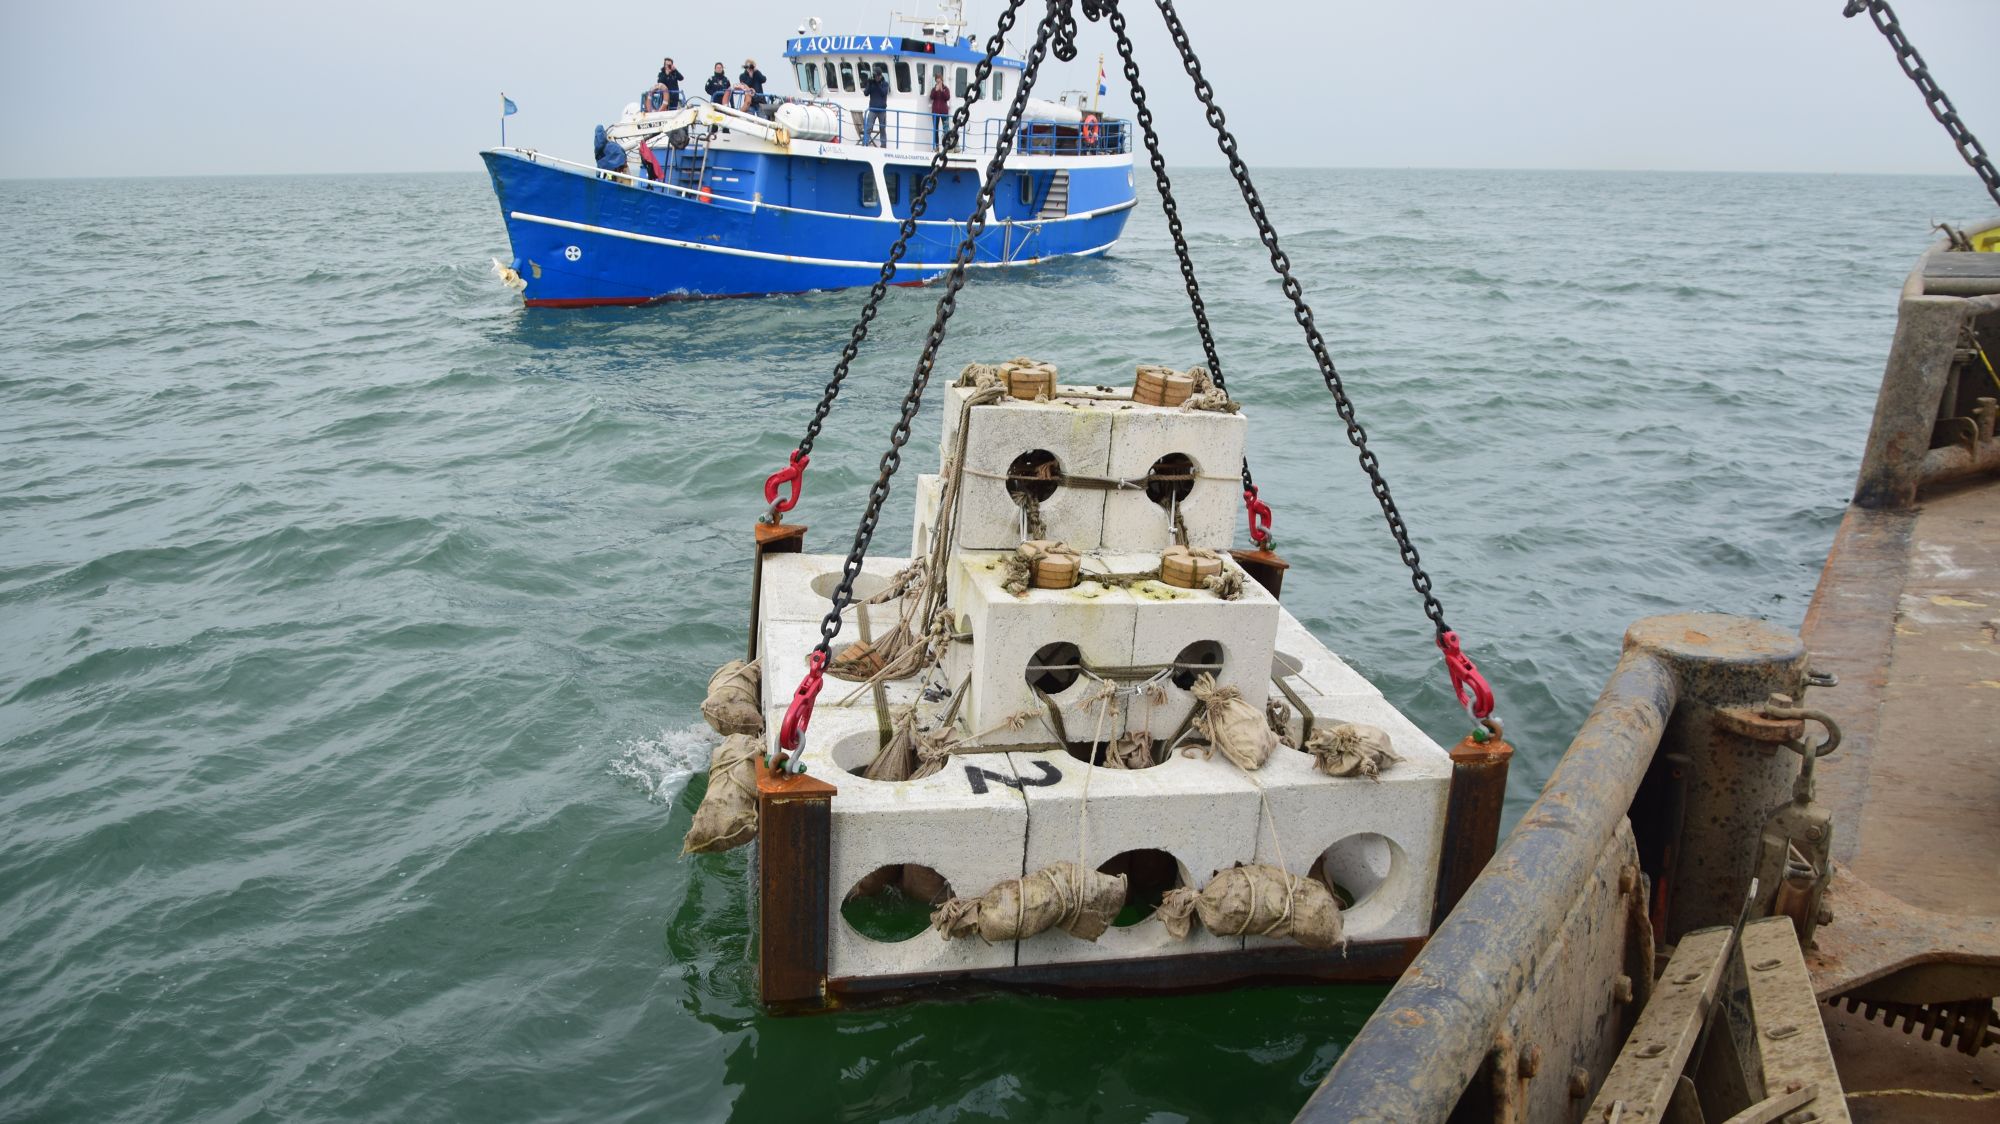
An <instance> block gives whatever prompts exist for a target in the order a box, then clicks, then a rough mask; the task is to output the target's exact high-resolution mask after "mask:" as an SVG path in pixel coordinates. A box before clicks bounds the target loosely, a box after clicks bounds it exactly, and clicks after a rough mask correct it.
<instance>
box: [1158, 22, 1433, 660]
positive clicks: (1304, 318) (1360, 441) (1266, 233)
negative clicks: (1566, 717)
mask: <svg viewBox="0 0 2000 1124" xmlns="http://www.w3.org/2000/svg"><path fill="white" fill-rule="evenodd" d="M1157 2H1158V4H1159V8H1160V14H1161V15H1162V16H1164V17H1165V18H1166V22H1167V31H1168V33H1169V34H1171V35H1172V36H1173V40H1174V47H1175V49H1177V50H1178V51H1179V52H1180V56H1181V64H1182V65H1183V66H1184V67H1185V68H1186V69H1187V72H1188V77H1190V78H1192V79H1194V93H1195V97H1197V98H1199V99H1200V100H1201V104H1202V106H1203V108H1204V109H1205V110H1206V113H1207V117H1208V124H1209V127H1211V128H1213V129H1214V130H1215V143H1216V147H1217V148H1219V149H1221V150H1222V155H1223V158H1224V159H1226V160H1227V161H1228V163H1229V173H1230V175H1232V176H1234V177H1235V178H1236V186H1237V187H1238V188H1240V189H1241V190H1242V193H1243V202H1244V204H1245V205H1246V206H1247V207H1248V208H1249V209H1250V218H1251V220H1252V221H1254V222H1255V223H1256V224H1257V237H1258V239H1259V240H1261V241H1262V242H1263V243H1264V248H1265V249H1266V250H1269V251H1270V254H1271V268H1272V269H1273V270H1275V271H1276V272H1277V274H1278V277H1279V279H1280V281H1281V282H1282V287H1283V289H1284V293H1285V296H1287V297H1289V298H1290V299H1291V302H1292V318H1293V319H1295V320H1297V321H1298V322H1299V327H1301V328H1303V329H1304V330H1305V334H1306V346H1307V347H1308V348H1310V349H1311V350H1312V353H1313V358H1314V359H1315V360H1317V361H1318V363H1319V372H1320V377H1321V378H1323V379H1324V380H1325V381H1326V388H1327V390H1329V391H1331V392H1332V393H1333V406H1334V409H1335V410H1336V411H1338V412H1339V414H1340V420H1341V421H1343V422H1345V423H1347V440H1348V441H1349V442H1350V443H1351V444H1353V446H1354V447H1355V449H1356V450H1358V451H1359V454H1360V460H1361V471H1363V472H1365V473H1367V474H1368V484H1369V487H1370V489H1371V490H1373V491H1374V493H1375V500H1376V502H1377V503H1380V504H1381V505H1382V518H1383V519H1385V520H1387V521H1388V524H1389V533H1390V534H1391V535H1393V536H1395V539H1396V548H1397V549H1398V550H1399V551H1400V552H1401V553H1402V556H1403V565H1405V566H1408V567H1409V569H1410V585H1411V587H1412V588H1414V589H1415V590H1416V591H1417V595H1418V596H1420V597H1422V598H1423V600H1424V615H1425V616H1426V617H1429V618H1430V620H1431V623H1432V624H1434V625H1436V626H1437V631H1438V633H1439V635H1440V636H1442V635H1443V634H1444V633H1446V632H1449V631H1451V630H1450V628H1449V627H1448V626H1447V625H1446V624H1445V623H1444V606H1443V605H1441V604H1439V603H1438V599H1437V597H1436V596H1435V595H1433V594H1432V593H1431V576H1430V575H1429V574H1427V573H1425V572H1424V566H1423V560H1422V559H1421V558H1419V557H1418V555H1417V547H1416V544H1415V543H1412V542H1411V541H1410V531H1409V528H1408V527H1406V526H1404V524H1403V514H1402V512H1401V511H1399V510H1397V508H1396V501H1395V499H1394V498H1393V497H1392V496H1390V494H1389V482H1388V481H1387V480H1386V479H1384V478H1383V476H1382V465H1381V462H1380V461H1378V460H1377V459H1376V456H1375V454H1374V452H1373V451H1372V450H1370V449H1369V448H1368V432H1367V430H1364V429H1363V428H1361V423H1360V421H1358V420H1356V417H1355V412H1354V403H1353V402H1352V401H1350V400H1349V399H1348V397H1347V388H1346V387H1345V386H1344V385H1342V383H1341V380H1340V372H1339V371H1338V370H1336V369H1335V368H1334V365H1333V356H1332V355H1330V354H1329V353H1328V352H1327V349H1326V341H1325V340H1324V339H1323V338H1321V336H1320V334H1319V327H1318V326H1317V325H1315V324H1314V323H1313V313H1312V307H1311V306H1310V305H1308V304H1307V303H1306V297H1305V289H1304V288H1303V287H1302V286H1300V284H1299V282H1298V279H1297V278H1295V277H1293V276H1292V262H1291V259H1290V258H1289V257H1287V256H1286V255H1285V251H1284V250H1283V249H1282V248H1281V247H1280V246H1279V245H1278V232H1277V231H1276V230H1275V229H1274V228H1273V227H1272V226H1271V217H1270V215H1269V214H1267V213H1266V212H1265V210H1264V200H1263V199H1262V197H1260V196H1259V195H1258V194H1257V187H1256V185H1255V184H1253V183H1251V182H1250V169H1249V168H1248V167H1247V166H1246V165H1245V164H1244V163H1243V158H1242V157H1241V156H1240V155H1238V154H1237V151H1236V137H1235V136H1234V135H1233V134H1232V133H1230V131H1229V128H1228V125H1227V123H1226V119H1225V118H1224V117H1223V113H1222V107H1220V106H1218V105H1216V104H1215V88H1214V87H1213V86H1210V85H1209V83H1208V79H1207V78H1204V77H1203V76H1202V73H1201V60H1200V59H1198V58H1196V57H1195V54H1194V46H1193V44H1192V43H1190V42H1189V41H1188V34H1187V29H1186V28H1185V27H1183V26H1181V20H1180V16H1179V15H1178V14H1177V13H1175V11H1174V5H1173V0H1157Z"/></svg>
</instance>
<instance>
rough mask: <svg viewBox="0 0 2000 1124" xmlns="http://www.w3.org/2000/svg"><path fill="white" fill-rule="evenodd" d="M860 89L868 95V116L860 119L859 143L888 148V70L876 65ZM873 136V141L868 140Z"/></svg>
mask: <svg viewBox="0 0 2000 1124" xmlns="http://www.w3.org/2000/svg"><path fill="white" fill-rule="evenodd" d="M861 89H862V90H863V92H865V93H866V94H867V95H868V116H867V117H864V118H862V123H861V143H862V144H870V143H873V144H875V145H876V146H877V147H879V148H887V147H889V68H888V67H886V66H882V65H880V64H877V65H876V67H875V72H874V73H873V74H871V75H869V76H868V82H867V84H866V85H864V86H862V87H861ZM871 135H873V136H874V137H875V140H874V141H873V142H871V141H870V140H869V139H868V138H869V136H871Z"/></svg>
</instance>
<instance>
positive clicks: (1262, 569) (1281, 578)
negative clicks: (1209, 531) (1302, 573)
mask: <svg viewBox="0 0 2000 1124" xmlns="http://www.w3.org/2000/svg"><path fill="white" fill-rule="evenodd" d="M1229 554H1230V557H1232V558H1234V559H1236V564H1237V565H1238V566H1241V567H1243V572H1244V573H1246V574H1249V575H1250V579H1251V580H1252V581H1254V582H1256V583H1257V584H1258V585H1261V586H1263V587H1264V592H1266V593H1269V594H1270V595H1271V596H1273V597H1276V596H1278V591H1279V590H1280V589H1282V588H1284V585H1285V571H1286V570H1289V569H1291V568H1292V564H1291V563H1290V562H1287V561H1285V560H1284V559H1282V558H1280V557H1278V556H1277V555H1276V554H1273V553H1271V552H1270V551H1268V550H1232V551H1230V552H1229Z"/></svg>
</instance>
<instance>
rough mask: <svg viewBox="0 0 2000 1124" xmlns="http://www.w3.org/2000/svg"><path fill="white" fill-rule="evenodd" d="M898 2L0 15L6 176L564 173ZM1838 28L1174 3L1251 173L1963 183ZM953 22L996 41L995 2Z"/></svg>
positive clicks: (1872, 59) (1907, 103)
mask: <svg viewBox="0 0 2000 1124" xmlns="http://www.w3.org/2000/svg"><path fill="white" fill-rule="evenodd" d="M1036 2H1037V0H1029V5H1030V6H1034V5H1036ZM893 3H894V0H879V2H868V3H856V2H853V0H787V2H785V3H760V2H748V0H734V2H731V0H707V2H661V3H635V2H633V0H621V2H618V3H600V2H596V0H575V2H567V3H549V2H547V0H541V2H524V0H477V2H465V0H402V2H400V3H385V2H379V0H325V2H318V3H304V4H295V3H285V4H277V3H268V2H260V3H231V2H227V0H179V2H173V3H159V2H153V3H128V2H124V0H97V2H92V3H61V4H58V3H46V2H43V3H36V2H32V0H0V60H3V61H0V177H18V176H83V175H182V174H202V173H250V172H255V173H266V172H389V171H474V170H477V169H478V167H479V164H478V160H477V157H476V152H477V151H478V150H479V149H480V148H482V147H487V146H491V145H493V144H494V143H495V142H496V141H497V140H498V121H499V118H498V112H497V111H498V103H499V92H500V91H501V90H505V91H507V93H509V94H510V95H512V96H513V98H514V100H515V101H516V102H517V103H518V104H519V105H520V113H519V114H518V115H517V116H515V117H514V118H512V119H511V120H510V121H509V122H508V140H509V141H510V142H512V143H516V144H521V145H529V146H533V147H537V148H542V149H546V150H549V151H553V152H557V153H567V154H570V155H574V156H587V152H588V148H589V144H590V130H591V126H592V124H594V123H596V122H600V121H609V120H613V119H615V118H616V117H617V115H618V112H619V109H620V108H621V107H622V106H623V105H624V104H625V103H626V102H628V101H632V100H634V98H635V97H636V96H637V94H638V92H639V90H640V89H642V88H643V87H645V86H646V85H648V84H649V83H650V82H651V80H652V76H653V73H654V71H655V69H657V67H658V65H659V60H660V56H661V55H663V54H672V55H673V56H674V57H675V58H676V60H677V61H678V62H679V63H680V66H681V69H682V71H683V72H685V73H686V74H688V75H689V76H690V77H691V78H693V81H694V83H695V84H696V85H699V83H700V81H701V79H700V77H698V76H699V75H701V74H703V73H705V72H706V71H707V70H708V68H709V66H710V65H711V64H712V63H714V62H716V61H721V62H724V63H726V64H728V66H729V68H730V72H731V73H732V74H733V73H734V72H735V70H736V68H737V66H738V65H739V64H740V63H741V62H742V61H743V59H744V57H745V56H746V55H754V56H755V57H756V58H757V59H758V61H759V62H760V63H762V64H763V66H764V69H765V70H766V72H767V73H769V74H771V75H772V77H773V78H774V79H776V80H777V86H776V88H777V89H780V90H783V91H785V92H790V91H791V90H792V88H793V84H792V80H791V74H790V70H789V67H786V66H785V64H784V61H783V57H782V52H783V49H784V40H785V38H786V36H787V35H789V34H791V33H792V32H793V30H794V29H795V28H796V27H797V26H798V25H799V24H800V22H802V21H803V20H804V19H805V18H806V17H807V16H813V15H817V16H819V17H821V18H822V19H823V20H824V21H825V25H826V26H825V30H826V31H828V32H840V33H862V32H866V33H871V34H880V33H882V32H884V31H887V30H889V26H890V25H889V9H890V8H891V7H892V6H893ZM920 3H927V0H903V6H905V7H916V6H918V5H919V4H920ZM1125 4H1126V7H1127V9H1128V12H1129V14H1130V18H1131V20H1132V23H1133V25H1134V37H1135V39H1136V41H1137V43H1138V47H1139V51H1140V62H1141V65H1142V66H1144V67H1146V72H1145V73H1146V84H1147V86H1148V87H1149V90H1150V91H1151V93H1152V103H1153V106H1154V109H1155V112H1156V113H1157V114H1158V116H1159V119H1160V127H1161V131H1162V135H1163V136H1164V138H1165V140H1166V144H1167V148H1168V156H1169V158H1171V159H1173V160H1175V161H1176V162H1185V163H1203V164H1213V163H1217V162H1218V157H1217V155H1216V152H1215V149H1214V146H1213V144H1212V142H1211V141H1210V140H1209V139H1208V138H1207V137H1206V136H1205V135H1202V134H1201V132H1200V130H1201V129H1202V128H1203V126H1202V122H1201V119H1200V117H1199V115H1198V114H1197V113H1196V112H1195V109H1194V103H1193V98H1192V95H1191V93H1190V92H1189V87H1188V82H1187V79H1186V77H1185V75H1183V74H1181V73H1180V72H1179V70H1178V68H1177V67H1175V66H1174V65H1173V64H1172V62H1171V60H1170V58H1169V50H1170V48H1169V45H1168V44H1167V43H1166V42H1165V38H1164V36H1163V35H1162V34H1161V33H1160V32H1159V30H1158V28H1159V18H1158V13H1157V12H1156V11H1154V9H1153V8H1152V6H1151V5H1150V4H1149V3H1146V2H1145V0H1125ZM1841 6H1842V0H1512V2H1507V0H1428V2H1421V0H1182V2H1181V3H1180V4H1179V8H1180V10H1181V14H1182V18H1183V20H1184V21H1185V22H1186V24H1187V25H1188V28H1189V31H1190V34H1191V35H1192V36H1193V38H1194V41H1195V47H1196V49H1197V51H1198V52H1199V53H1200V55H1201V57H1202V59H1203V62H1204V64H1205V67H1206V70H1207V74H1208V76H1209V78H1210V80H1211V81H1212V82H1213V83H1214V85H1215V88H1216V91H1217V94H1218V97H1219V99H1220V100H1221V102H1222V105H1223V108H1224V109H1225V110H1227V111H1228V113H1229V115H1230V122H1231V124H1232V126H1233V127H1234V128H1235V129H1236V131H1237V134H1238V136H1239V138H1240V139H1241V140H1242V143H1243V150H1244V154H1245V156H1246V157H1248V158H1249V159H1250V161H1251V162H1252V163H1254V164H1263V165H1268V166H1297V165H1335V166H1344V167H1450V168H1610V169H1675V170H1682V169H1685V170H1727V171H1839V172H1953V171H1958V172H1964V166H1963V165H1962V164H1961V163H1959V161H1958V157H1957V154H1956V152H1955V151H1954V150H1953V148H1952V147H1951V144H1950V142H1949V140H1948V139H1947V138H1946V136H1945V134H1944V131H1943V130H1942V129H1941V128H1940V127H1939V126H1938V125H1937V123H1936V122H1934V121H1932V120H1931V118H1930V116H1929V115H1928V114H1927V113H1926V112H1925V110H1924V106H1923V102H1922V100H1921V99H1920V98H1919V97H1918V95H1917V93H1916V91H1915V89H1914V88H1913V87H1912V86H1911V84H1910V82H1909V80H1908V79H1906V78H1904V77H1903V75H1902V73H1901V72H1900V71H1899V70H1898V69H1897V68H1896V65H1895V60H1894V57H1893V55H1892V54H1891V53H1890V51H1889V48H1888V46H1887V45H1886V44H1885V43H1884V42H1883V40H1882V37H1881V36H1880V35H1879V34H1878V33H1877V32H1876V31H1875V29H1874V28H1873V27H1872V26H1870V25H1869V24H1868V23H1867V21H1866V19H1865V17H1863V18H1857V19H1854V20H1847V19H1842V18H1841V16H1840V9H1841ZM968 8H969V9H970V15H971V16H972V17H973V19H974V21H975V25H976V26H978V27H981V28H990V26H991V23H992V21H993V19H994V18H995V17H996V16H997V14H998V13H999V11H1000V9H1001V3H1000V2H999V0H970V2H969V4H968ZM1897 8H1898V14H1899V15H1900V16H1901V18H1902V19H1903V21H1904V25H1905V28H1906V30H1907V31H1908V32H1909V34H1910V36H1911V38H1912V39H1914V40H1915V42H1916V44H1917V46H1918V48H1919V49H1921V50H1922V51H1923V53H1924V56H1925V58H1926V60H1927V61H1928V62H1929V63H1930V64H1931V67H1932V69H1933V71H1934V73H1935V74H1936V76H1937V78H1938V80H1939V81H1940V82H1941V83H1942V84H1943V86H1944V88H1945V90H1946V91H1947V92H1948V93H1949V94H1950V95H1951V96H1952V98H1953V99H1954V100H1955V101H1956V102H1957V104H1958V108H1959V110H1960V112H1961V113H1962V114H1963V115H1964V117H1965V119H1966V121H1967V122H1968V123H1969V124H1970V125H1971V127H1972V128H1973V130H1974V131H1975V132H1981V131H1983V132H1984V134H1985V140H1986V142H1987V143H1988V144H1989V145H1995V144H2000V68H1995V67H1993V66H1991V65H1990V52H1991V49H1992V44H1993V42H1994V41H1995V37H1996V33H2000V2H1996V0H1899V2H1898V3H1897ZM1027 10H1028V8H1027V7H1024V13H1025V12H1026V11H1027ZM1022 26H1023V28H1024V29H1025V28H1027V27H1028V26H1030V25H1029V23H1028V22H1026V21H1024V22H1023V25H1022ZM982 34H984V32H982ZM1083 34H1084V39H1085V41H1084V50H1085V52H1086V53H1085V54H1084V55H1083V56H1082V57H1080V58H1079V59H1078V60H1077V61H1076V62H1075V63H1072V64H1068V65H1066V66H1065V65H1061V64H1055V63H1054V62H1053V60H1051V65H1050V68H1049V73H1048V74H1046V75H1045V79H1044V86H1043V89H1044V90H1045V91H1047V92H1048V93H1050V94H1053V93H1054V92H1055V91H1056V90H1059V89H1062V88H1068V87H1082V86H1085V85H1087V84H1088V82H1089V80H1090V77H1091V76H1092V74H1093V73H1094V72H1095V68H1096V56H1097V52H1099V51H1104V52H1106V53H1107V54H1111V44H1110V37H1109V33H1108V31H1107V30H1106V29H1105V28H1104V27H1102V26H1101V25H1096V24H1091V23H1088V22H1087V21H1086V22H1084V23H1083ZM1021 41H1022V42H1023V43H1025V41H1026V40H1025V37H1023V38H1022V39H1021ZM1116 61H1117V60H1116V56H1115V55H1112V59H1111V63H1110V64H1109V69H1110V70H1111V71H1112V73H1113V77H1112V82H1111V86H1112V97H1111V99H1110V106H1111V109H1112V111H1113V112H1114V113H1122V112H1124V111H1125V110H1126V109H1128V108H1129V103H1127V102H1126V101H1125V98H1124V96H1123V89H1122V82H1121V81H1120V80H1119V79H1118V77H1117V73H1116V71H1117V66H1116ZM1996 151H1997V152H2000V149H1996ZM1966 174H1968V175H1969V174H1970V173H1966Z"/></svg>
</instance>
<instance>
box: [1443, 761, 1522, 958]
mask: <svg viewBox="0 0 2000 1124" xmlns="http://www.w3.org/2000/svg"><path fill="white" fill-rule="evenodd" d="M1513 758H1514V747H1513V746H1511V745H1509V744H1507V742H1506V741H1505V740H1503V739H1501V738H1497V737H1496V738H1490V739H1488V740H1486V741H1484V742H1479V741H1474V740H1473V739H1472V738H1471V737H1464V738H1460V739H1459V741H1458V744H1457V745H1455V746H1453V747H1451V793H1450V795H1449V796H1448V797H1446V800H1445V808H1444V854H1443V855H1442V856H1441V857H1440V859H1439V861H1438V875H1437V897H1436V899H1435V901H1434V902H1433V904H1432V906H1431V928H1433V929H1435V928H1437V927H1438V926H1439V925H1440V924H1442V923H1443V922H1444V919H1445V915H1446V914H1449V913H1450V912H1451V910H1452V907H1453V906H1455V905H1457V904H1458V899H1460V898H1462V897H1464V896H1465V891H1466V890H1467V889H1468V888H1470V887H1471V886H1472V880H1473V879H1475V878H1478V877H1479V872H1480V871H1482V870H1485V869H1486V864H1487V862H1489V861H1490V860H1491V859H1492V858H1493V849H1494V848H1495V847H1497V846H1499V844H1500V813H1501V810H1502V807H1503V805H1505V804H1506V802H1507V766H1508V763H1509V762H1511V761H1512V760H1513Z"/></svg>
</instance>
